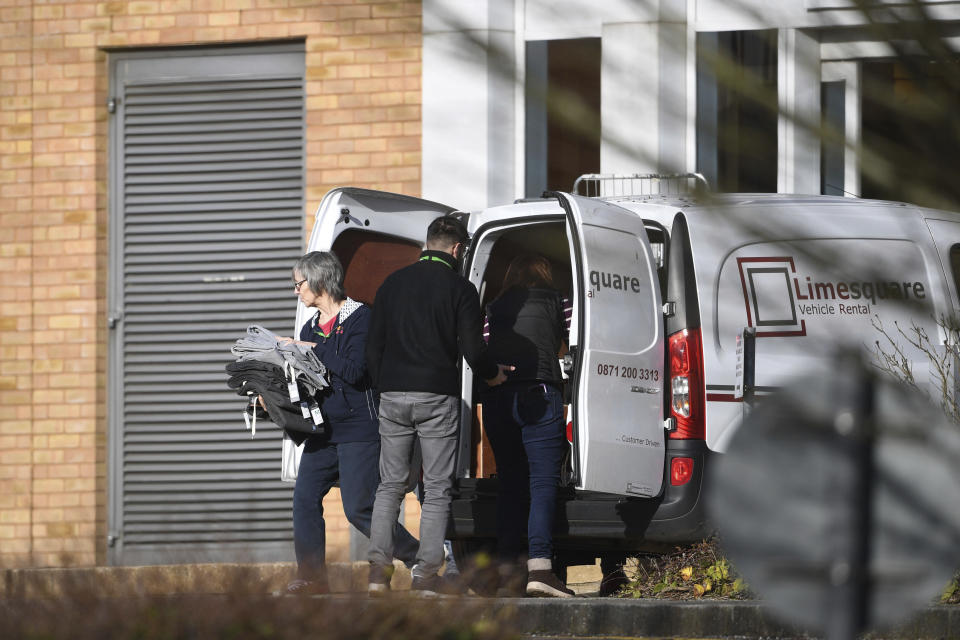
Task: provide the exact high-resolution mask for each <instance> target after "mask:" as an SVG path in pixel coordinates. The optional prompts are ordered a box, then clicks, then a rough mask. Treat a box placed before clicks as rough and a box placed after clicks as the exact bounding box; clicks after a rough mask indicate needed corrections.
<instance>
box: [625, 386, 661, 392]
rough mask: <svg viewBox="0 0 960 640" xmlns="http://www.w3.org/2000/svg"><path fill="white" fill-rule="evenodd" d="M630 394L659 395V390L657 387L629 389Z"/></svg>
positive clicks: (634, 387)
mask: <svg viewBox="0 0 960 640" xmlns="http://www.w3.org/2000/svg"><path fill="white" fill-rule="evenodd" d="M630 391H631V392H632V393H660V389H659V388H657V387H637V386H633V387H630Z"/></svg>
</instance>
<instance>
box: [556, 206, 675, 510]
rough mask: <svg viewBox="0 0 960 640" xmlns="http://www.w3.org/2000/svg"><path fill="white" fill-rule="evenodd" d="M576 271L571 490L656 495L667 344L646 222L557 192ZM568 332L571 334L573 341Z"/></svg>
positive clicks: (661, 461)
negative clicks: (574, 481) (574, 479)
mask: <svg viewBox="0 0 960 640" xmlns="http://www.w3.org/2000/svg"><path fill="white" fill-rule="evenodd" d="M556 195H557V197H558V199H559V200H560V204H561V206H563V208H564V210H565V211H566V215H567V224H568V231H567V233H568V235H569V237H570V239H571V251H572V256H571V261H572V264H573V265H575V274H574V283H575V284H574V297H575V300H574V306H575V309H576V310H577V318H576V320H575V322H573V323H572V327H571V336H570V342H571V346H572V347H573V349H572V350H573V351H574V352H575V353H576V356H575V369H574V374H573V383H574V387H573V390H572V394H571V404H572V408H571V409H572V410H571V415H572V418H573V425H574V430H575V437H574V450H575V455H574V460H575V463H576V466H575V474H576V477H577V486H578V488H580V489H585V490H589V491H602V492H605V493H615V494H621V495H635V496H650V497H652V496H656V495H659V494H660V491H661V488H662V484H663V466H664V457H665V453H664V431H663V385H664V380H665V377H664V371H663V363H664V355H663V349H664V338H663V314H662V306H661V302H660V285H659V281H658V278H657V267H656V263H655V261H654V257H653V253H652V251H651V249H650V244H649V242H648V240H647V232H646V229H645V228H644V223H643V220H642V219H641V218H640V217H639V216H637V215H636V214H635V213H633V212H630V211H628V210H626V209H623V208H621V207H617V206H615V205H612V204H608V203H605V202H603V201H600V200H595V199H592V198H583V197H579V196H572V195H569V194H564V193H558V194H556ZM574 334H575V335H574Z"/></svg>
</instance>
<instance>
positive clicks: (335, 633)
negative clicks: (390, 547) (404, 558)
mask: <svg viewBox="0 0 960 640" xmlns="http://www.w3.org/2000/svg"><path fill="white" fill-rule="evenodd" d="M247 577H250V576H247ZM201 582H202V581H198V583H197V584H195V585H194V590H193V592H192V593H186V592H185V591H180V592H169V593H172V595H156V594H157V593H158V592H161V591H163V590H164V589H166V588H167V587H168V585H166V584H157V585H154V584H142V585H139V586H138V587H135V588H132V589H130V590H129V591H128V592H126V593H118V592H116V591H111V590H109V589H107V590H104V589H98V588H96V585H97V582H96V580H88V579H83V578H80V579H70V578H66V579H62V580H58V581H57V583H56V584H55V585H51V586H50V588H49V589H48V590H47V592H46V593H43V592H41V591H38V590H36V589H33V590H31V592H30V593H29V594H20V595H19V597H7V598H5V599H0V638H4V639H7V638H9V639H14V638H16V639H17V640H54V639H58V638H70V639H71V640H88V639H89V640H94V639H97V640H100V639H102V638H110V639H111V640H171V639H174V638H176V639H186V640H189V639H193V638H197V639H200V638H202V639H203V640H220V639H222V640H241V639H242V640H247V639H251V640H257V639H270V640H284V639H291V640H294V639H296V640H300V639H302V638H313V639H315V640H322V639H324V638H337V639H338V640H352V639H356V640H367V639H370V640H378V639H387V638H389V639H390V640H404V639H411V640H414V639H415V640H494V639H499V638H513V637H518V634H517V633H516V632H515V631H514V630H512V628H511V625H510V620H509V619H508V618H507V617H505V616H506V615H508V614H504V616H498V615H491V613H490V611H489V609H488V608H487V607H486V606H485V601H484V600H480V599H472V600H464V599H461V598H450V599H442V600H439V599H438V600H425V599H422V598H415V597H412V596H410V595H408V593H407V592H404V591H401V592H397V593H395V594H392V595H391V597H386V598H377V599H370V598H368V597H367V596H366V594H365V593H363V594H338V595H334V596H324V597H295V596H275V595H271V593H270V591H269V589H268V588H266V585H264V583H263V582H262V581H257V580H247V579H245V578H244V577H243V576H238V577H237V579H236V580H235V582H234V583H233V584H231V585H228V589H227V590H225V592H222V593H212V592H210V591H205V590H206V589H207V588H208V587H209V585H206V584H202V583H201ZM181 586H184V585H181Z"/></svg>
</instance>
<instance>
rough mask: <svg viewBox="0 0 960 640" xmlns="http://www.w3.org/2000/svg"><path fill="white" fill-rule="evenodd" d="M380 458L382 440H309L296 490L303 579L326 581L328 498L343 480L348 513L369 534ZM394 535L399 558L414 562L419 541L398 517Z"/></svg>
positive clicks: (295, 512) (296, 542)
mask: <svg viewBox="0 0 960 640" xmlns="http://www.w3.org/2000/svg"><path fill="white" fill-rule="evenodd" d="M379 459H380V443H379V442H377V441H374V442H341V443H339V444H335V443H328V442H324V441H322V440H319V439H318V438H308V439H307V441H306V443H305V444H304V446H303V457H302V458H301V459H300V468H299V469H298V470H297V483H296V485H295V486H294V489H293V548H294V552H295V553H296V556H297V576H298V577H300V578H302V579H304V580H325V579H326V566H325V564H326V525H325V523H324V520H323V498H324V496H326V495H327V493H329V491H330V489H331V488H332V487H333V485H334V483H336V482H337V480H338V479H339V481H340V499H341V500H342V502H343V513H344V515H346V517H347V520H349V521H350V524H352V525H353V526H354V527H356V528H357V529H358V530H359V531H360V533H362V534H363V535H365V536H367V537H369V536H370V519H371V517H372V516H373V501H374V496H375V495H376V492H377V485H378V484H379V482H380V475H379V473H378V471H377V464H378V462H379ZM393 534H394V537H395V539H396V540H397V544H396V554H395V555H396V557H397V558H398V559H399V560H403V561H404V562H406V563H408V564H409V563H412V562H413V560H414V558H415V557H416V554H417V546H418V545H417V539H416V538H414V537H413V536H412V535H410V533H409V532H408V531H407V530H406V529H404V528H403V526H401V525H400V523H399V522H397V521H396V518H394V527H393Z"/></svg>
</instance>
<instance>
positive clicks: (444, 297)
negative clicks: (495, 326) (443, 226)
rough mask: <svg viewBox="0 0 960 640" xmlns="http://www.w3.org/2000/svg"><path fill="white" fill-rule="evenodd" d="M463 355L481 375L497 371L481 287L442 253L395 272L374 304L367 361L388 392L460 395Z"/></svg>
mask: <svg viewBox="0 0 960 640" xmlns="http://www.w3.org/2000/svg"><path fill="white" fill-rule="evenodd" d="M460 354H463V357H464V358H466V360H467V362H468V363H469V364H470V366H471V367H472V368H473V370H474V372H475V373H476V374H477V375H478V376H479V377H480V379H489V378H493V377H495V376H496V375H497V365H496V362H495V361H494V360H493V359H492V358H491V357H490V356H489V355H488V354H487V352H486V345H485V344H484V342H483V338H482V337H481V318H480V299H479V297H478V296H477V290H476V289H475V288H474V286H473V285H472V284H470V282H468V281H467V280H466V279H465V278H463V277H462V276H461V275H460V274H459V273H458V272H457V269H456V260H454V258H453V257H452V256H450V255H449V254H447V253H444V252H442V251H424V252H423V253H422V254H421V256H420V260H418V261H417V262H415V263H413V264H412V265H409V266H407V267H404V268H402V269H400V270H399V271H395V272H394V273H392V274H390V275H389V276H388V277H387V279H386V280H384V282H383V284H382V285H381V286H380V289H379V290H378V291H377V297H376V300H375V301H374V305H373V317H372V318H371V320H370V334H369V336H368V337H367V365H368V366H369V369H370V374H371V376H372V377H373V381H374V386H376V387H377V388H378V389H379V390H380V392H381V393H383V392H386V391H427V392H430V393H440V394H445V395H452V396H459V395H460V376H459V370H458V368H457V365H458V363H459V358H460Z"/></svg>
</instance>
